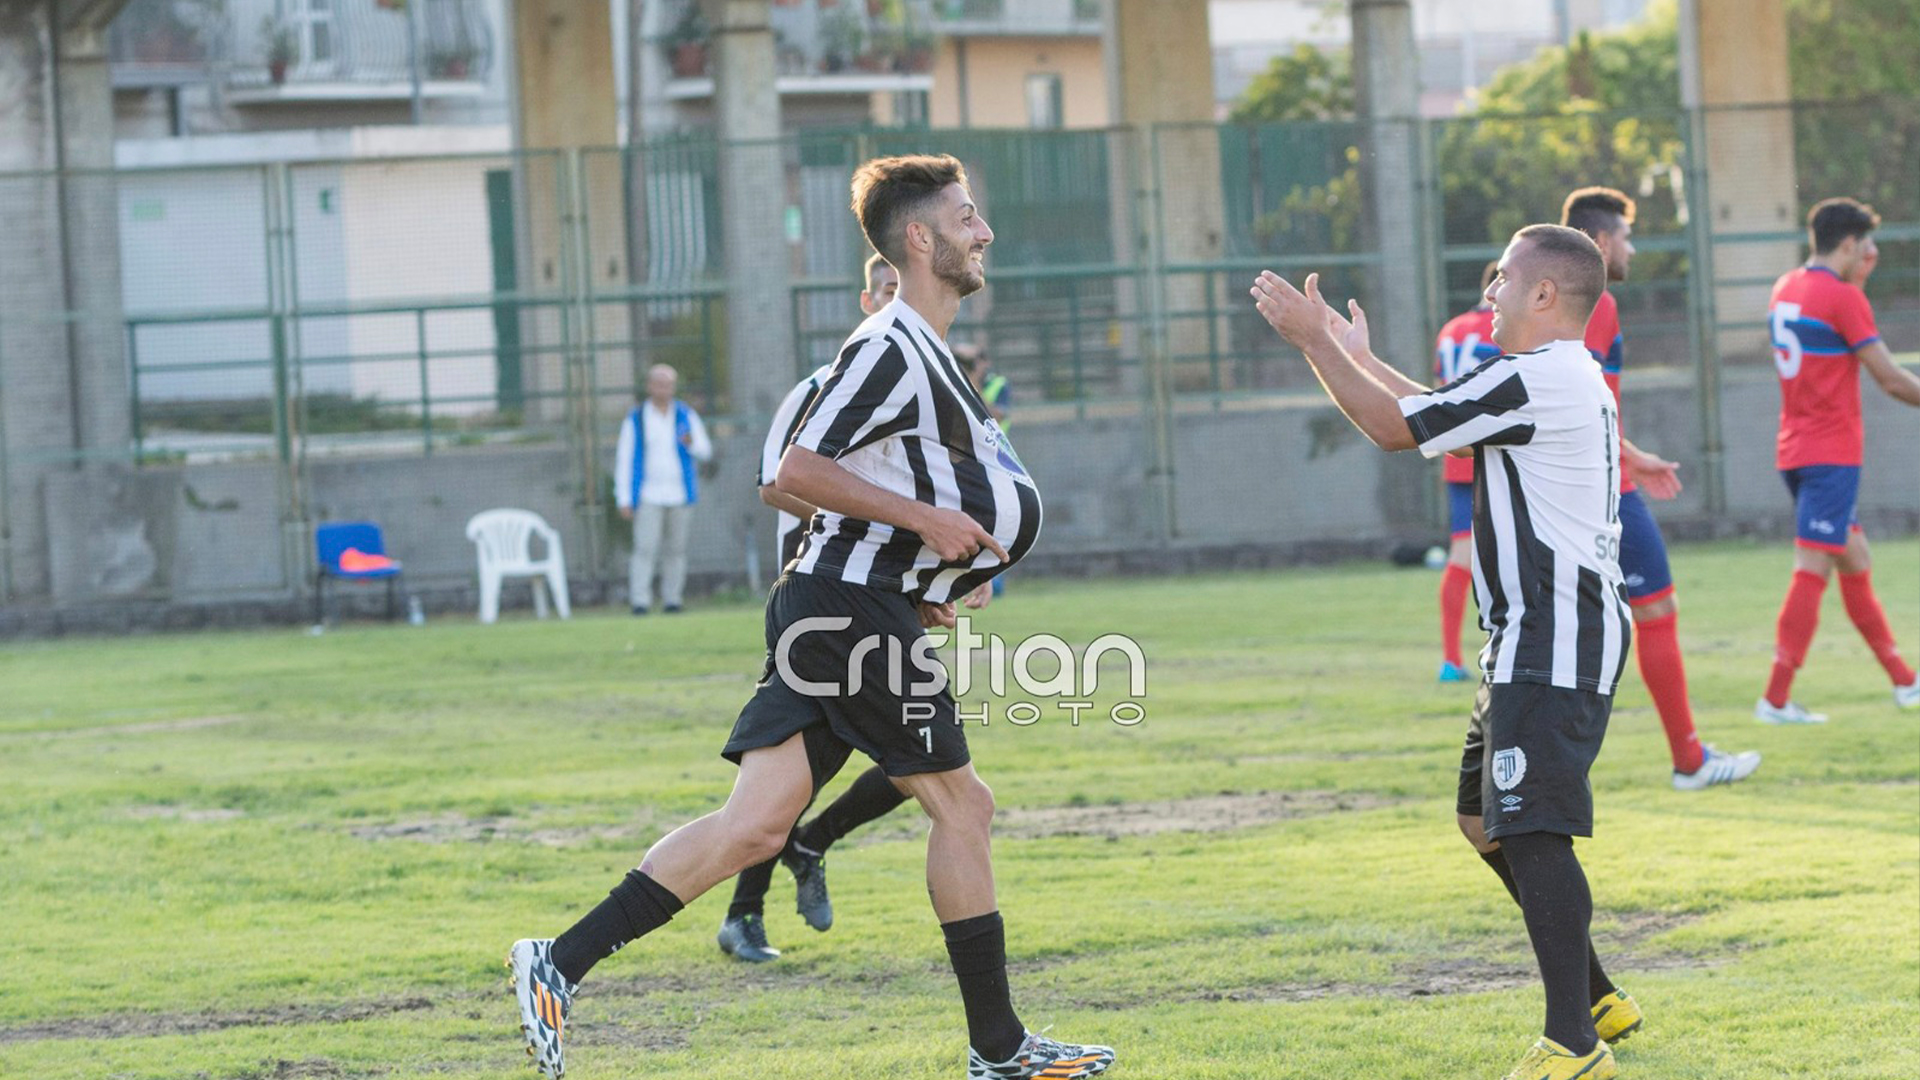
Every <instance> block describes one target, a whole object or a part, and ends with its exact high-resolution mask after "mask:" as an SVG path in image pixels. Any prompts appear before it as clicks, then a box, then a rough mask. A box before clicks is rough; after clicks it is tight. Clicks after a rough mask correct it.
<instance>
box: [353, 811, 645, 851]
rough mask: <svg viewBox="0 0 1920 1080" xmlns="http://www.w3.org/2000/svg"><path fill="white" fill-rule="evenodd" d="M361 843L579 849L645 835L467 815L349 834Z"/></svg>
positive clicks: (628, 828)
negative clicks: (499, 843)
mask: <svg viewBox="0 0 1920 1080" xmlns="http://www.w3.org/2000/svg"><path fill="white" fill-rule="evenodd" d="M350 831H351V832H352V833H353V835H354V836H355V837H356V838H358V839H361V840H412V841H414V842H415V843H422V844H460V843H485V842H487V841H491V840H515V841H519V842H521V843H530V844H541V845H544V846H546V847H554V848H564V847H576V846H578V845H580V844H587V843H593V842H596V841H604V840H632V839H634V838H635V837H638V836H639V835H640V834H641V833H642V832H643V831H644V829H643V824H642V823H639V822H629V823H626V824H621V825H573V826H549V825H541V824H539V823H537V822H533V821H529V820H527V819H525V818H517V817H512V816H507V817H468V816H466V815H465V814H433V815H431V816H428V817H417V818H407V819H405V820H403V821H394V822H389V823H387V824H383V825H361V826H357V827H355V828H354V829H352V830H350Z"/></svg>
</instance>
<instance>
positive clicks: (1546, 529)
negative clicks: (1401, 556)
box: [1400, 341, 1632, 694]
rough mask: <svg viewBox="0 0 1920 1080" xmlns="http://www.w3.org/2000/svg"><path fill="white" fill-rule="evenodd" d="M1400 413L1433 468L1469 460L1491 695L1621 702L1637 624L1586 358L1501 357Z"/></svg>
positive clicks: (1602, 413) (1597, 395)
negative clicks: (1437, 461)
mask: <svg viewBox="0 0 1920 1080" xmlns="http://www.w3.org/2000/svg"><path fill="white" fill-rule="evenodd" d="M1400 411H1401V412H1402V413H1403V414H1404V415H1405V416H1406V418H1407V426H1408V427H1409V428H1410V429H1412V431H1413V437H1414V438H1415V439H1416V440H1418V441H1419V444H1420V450H1421V452H1422V453H1424V454H1426V455H1427V456H1428V457H1436V456H1438V455H1440V454H1443V453H1445V452H1446V451H1448V450H1454V449H1459V448H1463V447H1469V446H1471V447H1473V448H1474V474H1473V582H1474V592H1475V599H1476V600H1478V601H1479V604H1480V625H1481V627H1482V628H1483V629H1485V630H1486V631H1487V634H1488V637H1487V646H1486V648H1485V649H1484V650H1482V652H1481V654H1480V669H1481V670H1482V671H1484V672H1486V673H1487V678H1488V679H1489V680H1490V681H1492V682H1496V683H1511V682H1531V683H1547V684H1550V685H1553V686H1559V687H1565V688H1568V689H1577V690H1588V691H1593V692H1596V693H1601V694H1611V693H1613V690H1614V687H1615V686H1616V685H1618V684H1619V682H1620V672H1621V671H1622V669H1623V668H1624V667H1625V666H1626V660H1627V647H1628V643H1629V642H1630V641H1631V638H1632V631H1631V626H1632V615H1631V613H1630V611H1629V608H1628V606H1627V593H1626V586H1625V585H1624V583H1623V582H1622V580H1621V577H1620V475H1619V471H1618V470H1619V461H1620V456H1619V455H1620V420H1619V412H1618V406H1617V405H1615V403H1614V400H1613V394H1612V392H1611V391H1609V390H1608V389H1607V384H1606V381H1605V379H1603V378H1602V377H1601V374H1600V368H1599V367H1598V366H1597V365H1595V364H1594V362H1593V358H1592V356H1590V355H1589V354H1588V353H1587V350H1586V346H1585V345H1583V344H1582V343H1581V342H1578V341H1556V342H1553V343H1552V344H1550V345H1547V346H1546V347H1544V348H1540V349H1536V350H1534V351H1532V352H1527V353H1520V354H1519V355H1513V356H1500V357H1496V358H1494V359H1492V360H1488V361H1487V362H1486V363H1484V364H1481V365H1480V366H1479V367H1476V368H1474V369H1473V370H1472V371H1470V372H1468V373H1467V374H1465V375H1463V376H1461V377H1460V378H1458V379H1456V380H1454V381H1453V382H1450V383H1448V384H1447V385H1445V386H1442V387H1440V388H1439V389H1437V390H1433V391H1430V392H1428V393H1424V394H1414V395H1411V396H1409V397H1404V398H1401V399H1400Z"/></svg>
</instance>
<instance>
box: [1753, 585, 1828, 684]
mask: <svg viewBox="0 0 1920 1080" xmlns="http://www.w3.org/2000/svg"><path fill="white" fill-rule="evenodd" d="M1826 591H1827V579H1826V575H1824V574H1816V573H1814V572H1813V571H1811V570H1795V571H1794V572H1793V584H1791V585H1789V586H1787V599H1786V602H1785V603H1783V604H1781V605H1780V621H1779V622H1778V623H1777V624H1775V627H1774V648H1773V678H1771V679H1768V680H1767V703H1768V704H1769V705H1772V706H1773V707H1775V708H1779V707H1780V706H1782V705H1785V704H1786V703H1787V693H1788V691H1790V690H1792V689H1793V673H1794V672H1796V671H1798V670H1800V665H1801V664H1802V663H1805V662H1806V659H1807V646H1809V645H1811V644H1813V630H1814V627H1816V626H1818V625H1820V598H1821V597H1822V596H1823V595H1825V594H1826Z"/></svg>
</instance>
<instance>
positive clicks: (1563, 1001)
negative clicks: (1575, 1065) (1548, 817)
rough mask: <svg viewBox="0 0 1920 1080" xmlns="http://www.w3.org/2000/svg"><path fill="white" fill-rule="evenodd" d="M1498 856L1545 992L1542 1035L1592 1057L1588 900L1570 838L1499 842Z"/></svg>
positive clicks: (1539, 835)
mask: <svg viewBox="0 0 1920 1080" xmlns="http://www.w3.org/2000/svg"><path fill="white" fill-rule="evenodd" d="M1500 848H1501V851H1502V852H1503V853H1504V854H1505V856H1506V863H1507V867H1508V869H1509V870H1511V871H1512V873H1513V881H1514V884H1515V886H1517V891H1518V892H1519V894H1520V913H1521V914H1522V915H1523V916H1524V917H1525V918H1526V921H1527V937H1528V938H1530V939H1532V941H1533V957H1534V960H1535V961H1537V962H1538V963H1539V965H1540V981H1541V982H1542V983H1543V984H1545V986H1546V991H1547V1024H1546V1032H1545V1034H1546V1036H1547V1038H1549V1039H1552V1040H1553V1041H1554V1042H1557V1043H1559V1044H1560V1045H1561V1046H1564V1047H1566V1048H1567V1049H1568V1050H1571V1051H1572V1052H1574V1053H1575V1054H1588V1053H1592V1052H1593V1046H1594V1042H1595V1040H1596V1036H1595V1035H1594V1033H1593V1013H1592V1009H1591V1006H1592V1004H1593V1003H1592V1001H1591V1000H1590V999H1589V998H1588V996H1587V986H1586V981H1587V980H1586V979H1585V978H1584V977H1583V976H1584V974H1585V973H1584V972H1582V971H1581V970H1580V969H1581V966H1582V962H1583V961H1585V960H1586V959H1587V956H1588V955H1589V954H1590V948H1589V946H1588V941H1587V924H1588V922H1589V921H1590V920H1591V919H1592V917H1593V897H1592V894H1590V893H1589V892H1588V891H1587V875H1586V874H1585V873H1584V872H1583V871H1582V870H1581V869H1580V860H1579V859H1578V858H1576V857H1575V856H1574V853H1573V838H1572V837H1569V836H1561V835H1559V834H1557V833H1522V834H1521V835H1519V836H1508V837H1502V838H1501V841H1500Z"/></svg>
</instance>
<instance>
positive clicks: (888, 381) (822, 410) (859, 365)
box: [793, 334, 920, 458]
mask: <svg viewBox="0 0 1920 1080" xmlns="http://www.w3.org/2000/svg"><path fill="white" fill-rule="evenodd" d="M919 419H920V405H919V398H918V396H917V394H916V392H915V387H914V381H913V379H912V378H911V377H910V375H909V372H908V368H907V360H906V356H905V354H904V353H902V352H901V349H900V345H899V343H898V342H896V341H894V340H893V338H892V336H891V335H889V334H876V335H875V336H873V337H870V338H866V339H863V340H860V341H854V342H850V343H849V344H848V345H847V347H846V349H845V351H843V352H842V353H841V354H840V361H839V362H838V363H836V364H834V365H833V372H832V374H830V375H828V376H827V381H826V382H824V383H822V384H821V386H820V395H819V397H818V398H816V399H815V401H814V403H813V411H812V412H810V413H808V414H807V418H806V419H805V420H803V421H801V423H800V430H798V431H796V432H795V433H794V436H793V445H795V446H799V447H801V448H803V449H806V450H811V451H813V452H814V453H816V454H822V455H825V456H826V457H830V458H838V457H841V456H843V455H845V454H848V453H851V452H853V451H855V450H858V449H860V448H861V447H863V446H867V445H869V444H871V443H876V442H879V441H880V440H881V439H884V438H886V437H887V436H889V435H897V434H899V433H901V432H903V431H909V430H911V429H912V428H913V427H914V425H915V424H917V423H919Z"/></svg>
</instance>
